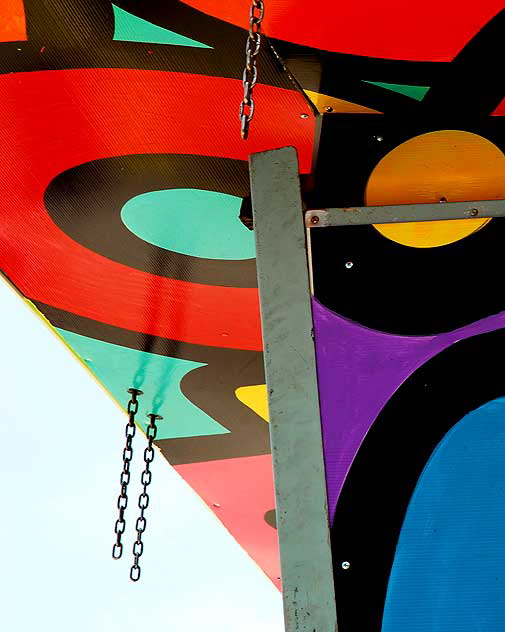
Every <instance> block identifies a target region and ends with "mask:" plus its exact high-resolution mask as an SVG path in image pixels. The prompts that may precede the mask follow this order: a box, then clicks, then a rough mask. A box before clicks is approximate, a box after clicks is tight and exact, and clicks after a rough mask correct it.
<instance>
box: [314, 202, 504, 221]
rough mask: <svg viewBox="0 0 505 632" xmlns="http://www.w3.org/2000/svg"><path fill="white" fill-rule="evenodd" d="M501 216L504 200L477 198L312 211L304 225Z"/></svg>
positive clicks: (502, 214)
mask: <svg viewBox="0 0 505 632" xmlns="http://www.w3.org/2000/svg"><path fill="white" fill-rule="evenodd" d="M503 216H505V200H478V201H476V202H443V203H442V202H439V203H437V204H396V205H390V206H356V207H350V208H327V209H320V210H312V211H307V212H306V213H305V225H306V226H307V227H308V228H324V227H328V226H358V225H363V224H392V223H406V222H433V221H441V220H451V219H476V218H484V217H503Z"/></svg>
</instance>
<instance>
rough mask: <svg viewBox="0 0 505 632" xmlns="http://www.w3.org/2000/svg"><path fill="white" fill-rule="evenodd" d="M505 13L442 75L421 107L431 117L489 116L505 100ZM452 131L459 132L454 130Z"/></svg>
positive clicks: (473, 40)
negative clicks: (503, 61)
mask: <svg viewBox="0 0 505 632" xmlns="http://www.w3.org/2000/svg"><path fill="white" fill-rule="evenodd" d="M504 53H505V9H504V10H502V11H500V12H499V13H498V14H497V15H496V16H495V17H494V18H493V19H492V20H490V21H489V22H488V23H487V24H486V25H485V26H484V27H483V28H482V29H481V30H480V31H479V33H477V35H476V36H475V37H474V38H473V39H472V40H470V42H468V44H467V45H466V46H465V47H464V48H463V50H462V51H461V52H460V53H459V54H458V55H457V56H456V57H455V59H454V60H453V61H452V62H451V63H450V64H448V65H447V66H446V67H445V72H442V73H440V74H439V76H438V77H437V78H436V80H435V82H434V83H433V84H432V87H431V89H430V90H429V91H428V93H427V94H426V96H425V97H424V99H423V101H422V103H421V104H420V110H421V112H423V113H424V114H427V115H431V116H442V117H451V115H454V114H456V115H457V116H458V117H461V118H465V119H467V120H472V119H474V118H475V119H479V118H482V117H485V116H489V115H490V114H491V113H492V112H493V111H494V110H495V109H496V107H497V106H498V105H499V103H500V102H501V101H502V99H503V97H504V96H505V76H504V73H503V72H502V70H501V60H502V59H503V55H504ZM450 129H457V128H455V127H452V128H450Z"/></svg>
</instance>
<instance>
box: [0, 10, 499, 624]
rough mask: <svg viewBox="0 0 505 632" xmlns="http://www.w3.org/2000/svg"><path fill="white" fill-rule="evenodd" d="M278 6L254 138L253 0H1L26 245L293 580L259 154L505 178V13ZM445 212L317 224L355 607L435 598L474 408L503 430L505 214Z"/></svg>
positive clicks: (337, 175)
mask: <svg viewBox="0 0 505 632" xmlns="http://www.w3.org/2000/svg"><path fill="white" fill-rule="evenodd" d="M266 5H267V6H266V13H265V32H266V34H267V35H268V40H267V39H266V38H265V40H264V42H265V45H264V46H263V48H262V52H261V54H260V57H259V60H258V62H259V67H260V75H259V83H258V85H257V87H256V91H255V100H256V111H255V117H254V120H253V124H252V128H251V133H250V137H249V139H248V140H247V141H246V142H244V141H242V140H241V138H240V123H239V120H238V104H239V103H240V100H241V98H242V94H243V88H242V81H241V78H242V72H243V66H244V44H245V39H246V36H247V31H246V28H247V23H248V15H249V2H248V1H247V0H240V1H237V2H233V3H230V2H214V1H212V2H211V1H210V0H191V1H189V0H188V1H187V2H180V1H176V0H163V1H162V0H143V1H142V2H139V1H135V0H116V1H115V2H110V0H87V1H86V2H77V1H74V0H24V1H23V0H0V16H1V20H0V134H1V143H0V152H2V156H3V159H2V160H1V161H0V170H1V173H0V268H1V270H2V272H3V274H4V275H5V276H6V277H7V278H8V279H9V280H10V281H11V283H12V284H13V285H14V286H15V287H16V288H17V289H18V290H19V291H20V293H21V294H22V295H23V296H24V297H26V299H27V300H29V301H30V302H31V303H32V304H33V305H34V306H35V307H36V308H37V309H38V310H39V311H40V313H41V315H42V316H43V317H44V318H46V319H47V321H48V323H49V324H50V325H51V326H52V327H54V328H56V330H57V332H58V333H59V334H60V336H61V337H62V338H63V339H64V340H65V342H66V343H67V344H68V345H69V346H70V347H71V348H72V349H73V351H74V352H75V353H76V354H77V355H78V356H79V357H80V358H81V359H82V361H83V362H84V363H85V364H86V365H87V366H88V367H89V369H90V370H91V371H92V372H93V373H94V374H95V375H96V376H97V377H98V379H99V380H100V382H101V383H102V384H103V385H104V386H105V388H106V389H107V390H108V391H109V392H110V393H111V394H112V395H113V397H114V398H115V399H117V401H118V402H119V403H120V404H121V405H122V406H125V405H126V402H127V398H128V396H127V393H126V390H127V389H128V388H129V387H132V386H133V387H136V388H141V389H142V390H143V391H144V393H145V395H144V396H143V397H142V398H141V400H140V413H141V414H140V415H139V419H140V420H141V421H142V423H145V422H146V421H147V420H146V418H145V414H146V413H147V412H157V413H159V414H161V415H163V418H164V419H163V421H162V422H161V423H160V427H159V435H158V439H157V442H156V443H157V445H158V447H159V448H160V450H161V451H162V453H163V455H164V456H165V457H166V459H167V461H168V462H169V463H171V464H172V465H173V466H174V467H175V468H176V469H177V470H178V471H179V472H180V474H181V475H182V476H183V477H184V478H185V480H187V481H188V482H189V484H190V485H192V486H193V487H194V489H195V490H196V491H197V492H198V493H199V494H200V495H201V496H202V498H203V499H204V500H205V502H206V503H207V504H208V505H209V506H210V507H211V508H212V509H213V511H214V512H215V513H216V514H217V515H218V517H219V518H220V519H221V520H222V521H223V523H224V524H225V526H226V527H227V528H228V529H229V530H230V531H231V533H232V534H233V535H234V536H235V538H236V539H237V540H238V541H239V542H240V543H241V545H242V546H243V547H244V548H245V549H246V550H247V551H248V552H249V553H250V554H251V555H252V556H253V558H254V559H255V560H256V561H257V562H258V563H259V564H260V565H261V567H262V568H263V569H264V570H265V572H267V573H268V575H269V576H270V577H271V578H272V580H273V581H274V582H276V583H277V585H279V575H280V573H279V561H278V552H277V538H276V531H275V515H274V511H273V510H274V497H273V484H272V473H271V458H270V447H269V439H268V413H267V411H266V406H265V401H266V388H265V386H264V382H265V379H264V374H263V357H262V343H261V327H260V319H259V309H258V292H257V282H256V271H255V261H254V245H253V238H252V234H251V233H250V232H249V231H248V229H247V228H246V227H245V226H244V225H243V224H242V223H241V222H240V220H239V214H240V210H241V207H242V205H243V200H244V199H246V198H247V197H248V195H249V178H248V169H247V158H248V155H249V154H251V153H254V152H257V151H261V150H264V149H271V148H276V147H282V146H287V145H292V146H295V147H296V149H297V151H298V156H299V162H300V170H301V173H302V174H303V175H307V174H312V176H313V177H312V178H310V179H309V178H304V186H305V194H306V197H307V201H308V202H309V203H312V204H314V205H320V204H321V205H347V204H364V203H367V204H387V203H392V202H396V203H401V202H403V201H406V202H416V201H437V202H438V201H442V202H443V201H444V200H447V201H457V200H468V199H500V198H505V176H504V175H503V174H504V173H505V169H504V168H503V167H504V164H505V157H504V154H503V150H504V149H505V130H504V127H503V122H502V115H503V114H504V113H505V107H504V105H503V97H504V94H505V90H504V79H503V77H502V75H503V73H501V71H500V69H499V60H500V59H501V57H500V51H501V47H502V40H503V37H504V35H505V10H504V6H503V1H499V0H483V1H482V2H480V3H478V4H477V5H475V6H473V5H472V6H468V7H462V6H461V3H458V2H456V0H450V1H447V2H445V3H440V2H434V1H433V0H429V1H427V2H424V3H422V4H419V3H414V2H413V3H399V2H397V1H396V0H386V1H385V2H381V3H376V2H369V1H368V0H363V1H362V2H358V3H354V4H349V5H345V6H342V5H341V4H339V3H334V2H330V1H329V0H324V1H323V2H320V3H319V4H318V5H317V7H314V8H312V7H307V4H306V3H304V2H302V1H301V0H290V1H289V2H286V1H285V0H282V1H281V0H271V2H268V1H267V2H266ZM319 113H321V114H322V116H321V117H320V116H319ZM317 119H319V121H320V122H321V124H320V125H316V121H317ZM321 119H322V121H321ZM316 145H317V146H318V147H319V153H318V156H317V159H316V160H315V161H313V154H314V148H315V147H316ZM426 165H428V166H426ZM422 183H428V184H425V185H423V184H422ZM391 192H392V193H391ZM439 224H440V225H439V226H437V227H436V228H435V229H433V230H432V229H427V230H425V228H424V227H419V225H417V226H414V227H412V226H410V227H401V226H400V227H396V228H395V229H394V231H393V233H391V229H390V228H387V227H360V228H352V229H328V231H329V232H328V231H326V230H325V231H319V232H317V236H316V231H314V237H315V239H314V244H313V245H314V250H313V252H314V270H315V281H316V282H315V298H314V320H315V325H316V345H317V353H318V363H319V371H320V388H321V402H322V414H323V419H322V421H323V431H324V440H325V456H326V465H327V474H328V491H329V499H330V513H331V519H332V523H333V525H334V527H333V528H334V531H335V533H334V538H333V539H334V547H335V549H334V556H335V560H336V561H337V562H336V564H337V566H336V569H337V572H336V581H337V595H339V597H338V599H339V603H338V612H339V621H340V622H341V623H340V625H341V630H343V632H346V631H347V630H351V629H352V630H354V629H358V630H368V629H369V630H380V628H381V625H382V617H383V615H384V630H385V631H387V632H392V631H393V630H397V629H400V628H399V627H398V626H399V625H400V623H398V621H400V622H401V621H402V620H404V619H401V617H402V616H404V617H408V613H409V612H410V610H409V608H412V607H414V606H412V603H410V604H409V602H408V599H407V598H406V600H405V601H404V602H403V603H404V606H402V607H403V610H402V611H401V612H403V613H404V614H401V612H400V610H399V609H398V607H397V605H396V604H397V601H398V599H399V597H398V581H396V580H395V577H397V576H398V577H404V574H405V573H408V572H410V571H409V570H408V568H407V569H406V566H405V564H406V562H405V560H406V556H407V557H408V555H409V551H411V550H412V546H411V542H412V539H413V538H415V537H416V536H415V533H416V528H417V526H416V520H417V519H418V518H417V516H419V515H427V514H428V513H429V512H431V511H434V509H433V507H435V506H436V502H435V500H434V501H433V503H434V504H432V505H430V503H429V502H428V500H426V498H425V497H426V490H427V489H428V487H429V486H430V485H432V483H431V482H430V481H432V480H433V479H437V477H440V476H442V474H440V471H441V470H443V464H442V465H440V464H439V463H438V461H436V459H432V461H430V466H429V467H428V465H427V462H428V460H429V458H430V455H431V454H432V453H433V452H434V450H435V448H436V446H437V445H440V448H439V452H440V450H441V451H442V452H443V451H444V450H445V451H447V454H448V455H449V456H448V458H456V457H454V456H451V455H454V454H458V450H461V449H463V448H461V446H459V447H458V445H459V444H454V445H453V444H451V442H450V439H449V438H446V434H447V433H448V432H451V428H453V427H454V436H456V435H457V437H458V438H459V437H463V438H462V439H458V440H460V441H462V442H464V441H465V439H464V437H465V436H468V437H471V436H472V433H473V432H475V424H476V423H478V420H480V419H488V417H489V419H490V424H491V425H492V426H493V428H495V431H496V437H497V439H496V441H494V442H493V441H490V442H489V445H491V444H493V446H494V447H493V449H495V450H496V446H497V445H499V437H500V436H501V435H500V432H501V431H500V429H499V428H498V425H499V424H497V422H496V419H497V415H498V412H497V411H499V410H501V404H500V401H501V400H500V398H501V397H503V396H505V392H504V391H503V389H502V387H501V381H500V380H499V379H498V375H499V374H500V371H499V366H501V363H500V357H501V355H500V354H501V351H502V350H503V349H502V346H503V340H502V334H501V332H500V330H501V329H502V327H503V326H504V319H505V317H503V316H502V315H501V312H502V310H503V309H505V305H504V303H505V300H503V299H502V297H501V293H500V292H499V287H498V284H497V282H496V279H497V278H498V275H499V274H500V272H501V266H502V258H501V235H502V233H503V231H504V228H503V225H502V223H501V222H500V220H491V221H490V222H487V221H485V220H481V219H476V220H473V223H468V222H467V223H465V224H464V225H458V226H456V225H455V224H452V225H450V226H448V225H447V224H445V225H444V223H439ZM347 263H351V264H352V265H351V266H347V265H346V264H347ZM318 270H319V271H320V274H318ZM336 288H337V289H336ZM479 363H480V364H479ZM425 373H426V375H425ZM327 376H329V377H328V378H327ZM447 376H450V379H448V378H447ZM336 384H337V385H338V386H345V388H342V389H340V388H336V386H335V385H336ZM425 384H426V385H428V386H424V385H425ZM423 389H426V390H425V391H423ZM426 393H428V394H430V393H431V395H430V396H429V397H426V396H425V394H426ZM444 398H447V399H444ZM413 402H415V404H413ZM419 402H422V405H421V404H420V403H419ZM444 402H446V403H444ZM498 416H499V415H498ZM407 418H408V419H409V421H408V431H407V430H406V429H404V427H403V426H402V425H401V422H403V421H405V419H407ZM476 420H477V421H476ZM458 422H459V423H460V424H462V425H461V426H458V425H457V424H458ZM493 424H494V425H493ZM428 426H429V427H430V428H431V430H429V431H428ZM144 427H145V426H144ZM459 428H461V431H460V430H459ZM402 429H403V430H404V432H405V433H407V434H406V437H408V439H407V438H404V439H400V438H399V436H400V435H401V434H402V432H401V431H402ZM118 431H119V429H118ZM381 433H382V434H381ZM465 433H466V434H465ZM379 435H380V436H379ZM448 437H449V435H448ZM469 440H470V439H469ZM385 442H386V443H385ZM387 442H389V443H387ZM404 443H406V444H407V446H408V448H409V449H408V450H407V449H405V450H403V449H400V448H399V446H400V445H403V444H404ZM385 445H386V446H387V448H388V449H389V450H391V451H392V452H393V453H394V455H400V456H398V458H401V459H402V462H401V463H399V464H398V466H396V465H395V466H393V464H394V463H395V462H396V461H395V459H396V456H394V455H393V456H392V455H388V454H387V451H384V450H385V448H384V446H385ZM482 445H483V446H484V443H483V444H482ZM485 445H488V444H485ZM483 449H484V448H483ZM444 453H445V452H444ZM413 455H415V456H413ZM116 456H117V455H116ZM116 456H115V455H111V458H116ZM374 459H375V461H374ZM493 459H495V457H491V456H490V461H492V462H493V463H497V462H498V461H499V459H498V458H496V459H495V460H494V461H493ZM443 460H444V459H443ZM482 460H483V461H486V459H485V458H484V459H481V461H482ZM384 463H387V467H383V464H384ZM414 463H415V467H414V465H413V464H414ZM410 465H412V468H411V469H410V470H409V469H408V468H407V466H410ZM404 467H405V468H407V469H405V472H404V470H403V469H402V468H404ZM371 468H372V469H371ZM373 468H375V469H373ZM437 468H438V469H437ZM370 471H374V476H373V477H372V479H373V481H372V482H373V485H371V484H370V476H369V472H370ZM399 471H400V472H402V473H401V475H398V472H399ZM493 471H494V470H493ZM379 473H380V476H379ZM486 475H487V474H486ZM483 476H484V474H483ZM493 476H494V475H493ZM497 477H498V475H497ZM457 478H458V479H459V478H460V477H457ZM437 480H438V479H437ZM483 480H484V479H483ZM395 482H396V483H397V486H398V490H397V491H395V489H396V488H395V487H394V484H396V483H395ZM111 483H112V482H111ZM455 484H456V483H455V481H454V480H453V479H451V481H450V482H448V483H447V485H453V486H454V485H455ZM360 485H361V488H360V487H359V486H360ZM416 485H418V487H417V488H416V489H418V490H419V494H418V496H419V499H418V502H417V503H414V500H412V502H411V497H412V493H413V490H414V488H415V487H416ZM400 488H401V489H400ZM475 489H476V488H475ZM356 490H358V491H356ZM455 493H456V491H455ZM475 494H477V492H476V491H475ZM428 496H429V494H428ZM381 498H382V499H384V498H385V499H386V500H384V503H385V504H384V510H382V509H381V507H380V506H377V503H378V502H379V499H381ZM489 498H490V500H489V503H491V502H492V499H493V498H494V497H493V496H492V495H491V496H490V497H489ZM456 501H457V498H456V496H455V497H454V503H455V505H454V506H456V504H457V502H456ZM357 502H358V503H360V504H361V507H362V508H365V509H362V510H361V509H359V508H358V509H357V508H356V503H357ZM368 503H372V504H368ZM409 503H410V504H409ZM407 507H408V508H409V509H408V514H407V517H406V518H405V513H406V511H407ZM455 511H456V509H455ZM490 511H491V509H490ZM383 515H387V516H388V519H387V520H386V521H385V522H384V521H383V520H382V518H381V516H383ZM393 516H394V519H393ZM404 518H405V523H404ZM381 525H384V526H383V527H382V526H381ZM402 525H404V528H402ZM490 529H491V527H490ZM400 531H401V538H400ZM492 532H493V533H494V531H492ZM346 534H347V535H346ZM372 536H373V537H372ZM399 538H400V539H399ZM363 541H366V546H362V545H363ZM397 543H398V547H399V548H398V551H399V554H400V553H401V556H400V557H395V551H396V546H397ZM428 545H429V546H431V544H429V543H428V544H427V545H426V546H427V547H428ZM433 546H437V544H436V542H435V543H433ZM341 547H342V548H341ZM380 547H385V548H386V549H387V550H383V549H381V548H380ZM360 555H361V559H362V560H363V561H362V562H359V556H360ZM374 555H375V558H374V557H373V556H374ZM347 558H349V559H350V561H351V567H350V569H349V571H347V573H345V572H344V571H340V570H339V567H338V564H339V560H340V559H342V560H344V559H347ZM374 559H375V560H378V561H377V563H375V562H373V561H372V560H374ZM360 564H362V566H360ZM371 566H373V567H374V571H373V572H370V567H371ZM391 569H393V574H392V575H391V577H392V579H391V583H390V584H388V581H389V576H390V573H391ZM483 573H484V571H483ZM483 576H484V575H483ZM409 577H410V581H411V582H412V581H419V582H421V583H423V590H424V591H425V593H423V594H426V595H428V594H432V592H431V593H430V591H432V588H431V587H430V586H429V582H428V581H427V579H426V577H424V578H423V577H420V575H419V574H418V575H417V576H416V575H415V574H412V575H410V576H409ZM416 577H417V578H418V579H416ZM447 581H448V584H447V585H450V582H451V581H452V580H450V578H449V579H447ZM367 582H368V583H367ZM402 585H406V586H407V585H409V582H403V581H402ZM416 585H417V584H416ZM363 594H366V599H367V603H369V605H370V607H369V608H361V609H360V608H358V607H354V606H353V604H359V603H360V601H361V602H362V598H363ZM493 594H494V593H493ZM386 595H387V601H386ZM385 604H386V605H385ZM360 617H361V618H360ZM351 623H352V625H353V626H354V627H350V626H351ZM346 626H347V627H346ZM395 626H396V627H395ZM491 627H493V626H491ZM494 627H495V629H496V625H495V626H494ZM423 629H427V628H423ZM444 629H449V628H447V627H445V628H444ZM453 629H454V630H456V629H459V628H453Z"/></svg>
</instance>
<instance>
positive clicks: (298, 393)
mask: <svg viewBox="0 0 505 632" xmlns="http://www.w3.org/2000/svg"><path fill="white" fill-rule="evenodd" d="M249 164H250V174H251V195H252V206H253V217H254V231H255V237H256V265H257V270H258V285H259V291H260V303H261V321H262V327H263V342H264V358H265V370H266V378H267V386H268V406H269V413H270V437H271V444H272V458H273V464H274V478H275V494H276V504H277V530H278V537H279V547H280V556H281V568H282V587H283V601H284V616H285V625H286V631H287V632H335V630H336V612H335V591H334V582H333V568H332V562H331V547H330V540H329V525H328V508H327V498H326V479H325V470H324V459H323V446H322V436H321V418H320V411H319V395H318V387H317V376H316V360H315V349H314V341H313V337H312V310H311V297H310V291H309V278H308V263H307V249H306V242H305V237H306V230H305V227H304V220H303V210H302V200H301V196H300V181H299V175H298V161H297V157H296V151H295V149H294V148H292V147H285V148H282V149H277V150H274V151H267V152H262V153H259V154H254V155H252V156H251V157H250V159H249Z"/></svg>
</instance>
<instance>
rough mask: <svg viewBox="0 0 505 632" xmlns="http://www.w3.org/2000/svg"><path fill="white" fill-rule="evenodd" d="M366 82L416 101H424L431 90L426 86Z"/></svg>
mask: <svg viewBox="0 0 505 632" xmlns="http://www.w3.org/2000/svg"><path fill="white" fill-rule="evenodd" d="M363 81H365V83H371V84H372V85H374V86H379V88H385V89H386V90H392V91H393V92H399V93H400V94H404V95H405V96H407V97H411V98H412V99H416V101H422V100H423V99H424V96H425V94H426V93H427V92H428V90H429V89H430V88H429V87H426V86H407V85H404V84H402V83H380V82H378V81H366V80H363Z"/></svg>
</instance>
